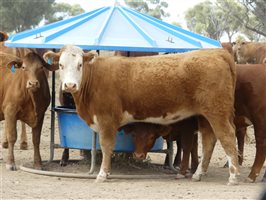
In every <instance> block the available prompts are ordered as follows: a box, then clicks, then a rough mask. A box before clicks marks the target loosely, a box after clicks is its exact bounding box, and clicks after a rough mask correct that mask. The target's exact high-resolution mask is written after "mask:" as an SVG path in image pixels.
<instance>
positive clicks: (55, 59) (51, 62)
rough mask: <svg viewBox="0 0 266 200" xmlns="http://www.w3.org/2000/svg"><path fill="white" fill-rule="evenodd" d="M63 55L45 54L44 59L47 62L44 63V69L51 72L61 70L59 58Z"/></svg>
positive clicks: (48, 52)
mask: <svg viewBox="0 0 266 200" xmlns="http://www.w3.org/2000/svg"><path fill="white" fill-rule="evenodd" d="M60 55H61V53H60V52H58V53H55V52H52V51H47V52H46V53H45V54H43V59H44V60H45V62H44V63H43V65H44V67H45V68H46V69H48V70H49V71H55V70H58V69H59V58H60Z"/></svg>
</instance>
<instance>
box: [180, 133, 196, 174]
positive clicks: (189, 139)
mask: <svg viewBox="0 0 266 200" xmlns="http://www.w3.org/2000/svg"><path fill="white" fill-rule="evenodd" d="M193 140H194V130H192V131H191V130H188V131H187V132H186V133H182V137H181V147H182V149H183V157H182V161H181V165H180V171H179V173H178V174H177V178H184V177H185V176H186V172H187V170H188V166H189V156H190V152H191V151H192V145H193Z"/></svg>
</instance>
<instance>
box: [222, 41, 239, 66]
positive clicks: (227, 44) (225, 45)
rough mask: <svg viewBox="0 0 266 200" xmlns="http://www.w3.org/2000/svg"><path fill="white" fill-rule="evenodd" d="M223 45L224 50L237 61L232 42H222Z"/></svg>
mask: <svg viewBox="0 0 266 200" xmlns="http://www.w3.org/2000/svg"><path fill="white" fill-rule="evenodd" d="M221 45H222V47H223V48H224V49H226V50H227V51H228V52H229V53H230V54H231V56H232V57H233V58H234V60H235V61H236V54H235V52H234V50H233V43H231V42H222V43H221Z"/></svg>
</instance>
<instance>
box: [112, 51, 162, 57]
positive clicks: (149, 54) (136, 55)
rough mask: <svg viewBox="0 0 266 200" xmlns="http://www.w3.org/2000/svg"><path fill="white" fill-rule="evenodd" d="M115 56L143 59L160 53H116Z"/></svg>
mask: <svg viewBox="0 0 266 200" xmlns="http://www.w3.org/2000/svg"><path fill="white" fill-rule="evenodd" d="M114 55H115V56H125V57H142V56H153V55H158V52H139V51H115V53H114Z"/></svg>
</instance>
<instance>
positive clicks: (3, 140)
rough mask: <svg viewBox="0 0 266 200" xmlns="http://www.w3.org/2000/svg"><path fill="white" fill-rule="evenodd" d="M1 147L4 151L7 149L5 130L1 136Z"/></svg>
mask: <svg viewBox="0 0 266 200" xmlns="http://www.w3.org/2000/svg"><path fill="white" fill-rule="evenodd" d="M2 147H3V148H4V149H7V148H8V141H7V132H6V131H5V130H4V132H3V135H2Z"/></svg>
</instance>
